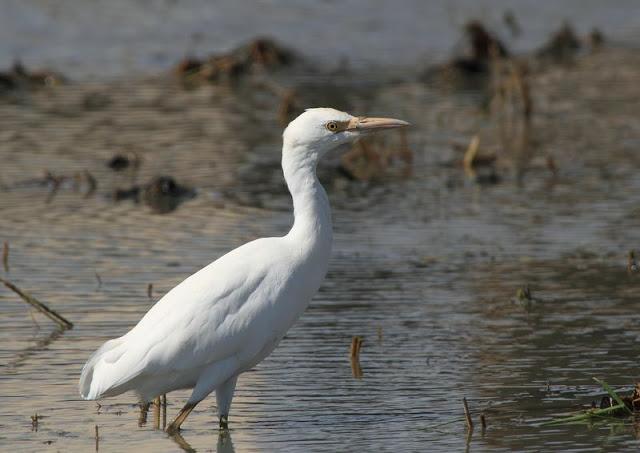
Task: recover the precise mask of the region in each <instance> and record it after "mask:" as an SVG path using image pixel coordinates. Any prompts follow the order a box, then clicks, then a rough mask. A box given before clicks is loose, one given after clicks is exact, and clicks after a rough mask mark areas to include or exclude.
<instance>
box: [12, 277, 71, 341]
mask: <svg viewBox="0 0 640 453" xmlns="http://www.w3.org/2000/svg"><path fill="white" fill-rule="evenodd" d="M0 283H3V284H4V286H6V287H7V288H9V289H10V290H11V291H13V292H14V293H16V294H17V295H18V296H20V298H21V299H22V300H24V301H25V302H26V303H28V304H29V305H31V306H32V307H34V308H35V309H37V310H38V311H39V312H41V313H42V314H44V315H45V316H47V317H48V318H49V319H51V320H53V321H54V322H56V323H57V324H58V325H59V326H60V327H61V328H62V329H72V328H73V323H72V322H71V321H69V320H67V319H66V318H65V317H64V316H62V315H60V314H59V313H57V312H56V311H54V310H52V309H51V308H49V307H47V306H46V305H45V304H43V303H42V302H40V301H39V300H37V299H36V298H35V297H33V296H31V295H30V294H27V293H25V292H24V291H22V290H21V289H20V288H18V287H17V286H16V285H14V284H13V283H11V282H10V281H8V280H5V279H3V278H0Z"/></svg>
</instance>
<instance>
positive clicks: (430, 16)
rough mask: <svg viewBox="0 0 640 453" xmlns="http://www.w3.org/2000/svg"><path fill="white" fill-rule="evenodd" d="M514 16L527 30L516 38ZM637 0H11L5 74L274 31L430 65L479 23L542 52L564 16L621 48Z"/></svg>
mask: <svg viewBox="0 0 640 453" xmlns="http://www.w3.org/2000/svg"><path fill="white" fill-rule="evenodd" d="M507 10H510V11H511V12H513V14H514V15H515V17H516V19H517V20H518V21H519V24H520V28H521V30H522V33H521V34H520V35H519V36H517V37H511V36H510V32H509V29H508V27H507V26H506V25H505V24H504V21H503V15H504V13H505V11H507ZM638 17H640V4H639V3H638V2H637V1H635V0H618V1H616V3H615V7H612V6H611V2H608V1H605V0H562V1H556V2H551V3H546V4H545V5H544V7H543V8H541V7H540V2H539V1H537V0H519V1H518V2H513V1H509V0H484V1H478V0H430V1H428V2H427V1H423V0H401V1H399V2H386V1H383V0H341V1H339V2H337V1H335V0H322V1H306V2H304V1H303V2H300V1H295V0H278V1H273V0H266V1H257V2H256V1H250V2H249V1H246V0H245V1H237V0H216V1H215V2H211V1H208V0H139V1H135V2H132V1H126V0H113V1H109V2H86V1H82V0H80V1H78V0H46V1H45V0H4V1H3V2H2V14H0V41H1V42H2V43H3V46H1V47H0V67H6V66H9V65H10V64H11V63H12V61H13V60H14V59H16V58H20V59H22V60H23V61H24V62H25V63H26V64H27V65H29V66H32V65H35V66H41V65H46V66H49V67H53V68H55V69H57V70H59V71H62V72H63V73H65V74H68V75H70V76H71V77H75V78H88V77H91V76H98V77H105V76H117V75H122V74H132V73H146V74H149V73H155V72H157V71H158V70H164V69H166V68H168V67H170V66H172V65H173V64H174V63H175V62H176V61H177V60H179V59H180V58H182V57H183V56H184V55H186V54H195V55H200V56H204V55H208V54H210V53H212V52H220V51H227V50H229V49H230V48H232V47H235V46H237V45H238V44H240V43H241V42H244V41H247V40H249V39H252V38H254V37H255V36H256V35H266V36H272V37H274V38H276V39H278V40H280V41H282V42H283V43H284V44H286V45H288V46H290V47H294V48H296V49H297V50H299V51H300V52H302V53H304V54H305V55H308V56H309V57H311V58H313V59H316V60H320V61H322V62H323V63H324V64H326V65H329V66H331V67H335V66H337V65H339V64H341V63H344V61H348V62H349V63H350V64H352V65H355V66H357V67H362V66H368V65H374V66H377V67H381V66H387V65H389V64H394V65H408V66H410V67H413V66H415V64H416V59H417V60H418V61H421V62H424V63H422V64H427V63H428V64H432V63H433V62H434V61H436V60H442V59H443V58H444V57H447V56H449V54H450V53H451V52H452V50H454V49H456V48H457V49H458V50H460V47H461V44H462V43H461V40H460V30H461V28H462V26H463V25H464V24H465V23H466V22H467V21H468V20H470V19H482V20H483V21H484V22H486V23H488V24H489V25H490V26H491V28H492V29H494V30H496V31H497V32H498V33H500V34H501V35H502V36H503V37H504V38H505V39H508V41H509V44H510V46H511V47H512V48H514V49H516V50H519V51H529V50H532V49H534V48H537V47H539V46H540V45H541V44H542V43H543V42H544V41H545V40H546V39H547V37H548V35H549V34H550V33H551V32H553V31H555V30H557V29H558V28H559V27H560V25H561V24H562V22H563V21H564V20H567V19H568V20H570V21H571V22H572V23H573V24H574V25H575V26H576V27H577V29H578V31H579V33H580V34H586V33H588V32H589V31H590V30H591V29H592V28H593V27H596V26H597V27H599V28H600V29H601V30H602V31H603V32H604V33H605V35H607V36H608V37H610V38H611V39H613V40H615V41H617V42H626V43H635V44H637V39H638V37H639V36H640V20H639V19H638Z"/></svg>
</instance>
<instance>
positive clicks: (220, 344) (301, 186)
mask: <svg viewBox="0 0 640 453" xmlns="http://www.w3.org/2000/svg"><path fill="white" fill-rule="evenodd" d="M406 125H408V123H406V122H404V121H400V120H393V119H387V118H356V117H353V116H351V115H349V114H347V113H344V112H340V111H337V110H334V109H327V108H319V109H309V110H307V111H306V112H305V113H303V114H302V115H300V116H299V117H298V118H296V119H295V120H294V121H292V122H291V123H290V124H289V126H288V127H287V129H286V130H285V132H284V134H283V149H282V168H283V171H284V176H285V179H286V181H287V185H288V187H289V191H290V192H291V195H292V197H293V205H294V218H295V220H294V224H293V227H292V228H291V230H290V231H289V233H288V234H287V235H286V236H283V237H276V238H264V239H258V240H255V241H252V242H249V243H247V244H244V245H243V246H241V247H238V248H237V249H235V250H233V251H231V252H229V253H227V254H226V255H224V256H222V257H221V258H219V259H218V260H216V261H214V262H213V263H211V264H209V265H208V266H206V267H205V268H203V269H201V270H200V271H198V272H196V273H195V274H193V275H191V276H190V277H188V278H187V279H186V280H184V281H183V282H182V283H180V284H179V285H178V286H176V287H175V288H173V289H172V290H171V291H169V292H168V293H167V294H166V295H165V296H164V297H163V298H162V299H160V300H159V301H158V302H157V303H156V304H155V305H154V306H153V307H152V308H151V309H150V310H149V311H148V312H147V314H146V315H145V316H144V317H143V318H142V319H141V320H140V322H139V323H138V324H137V325H136V326H135V327H134V328H133V329H131V330H130V331H129V332H128V333H127V334H125V335H124V336H122V337H120V338H116V339H113V340H110V341H107V342H106V343H105V344H104V345H102V347H100V348H99V349H98V350H97V351H96V352H95V353H94V354H93V355H92V356H91V357H90V358H89V360H88V361H87V363H86V364H85V366H84V368H83V369H82V375H81V377H80V385H79V387H80V394H81V395H82V397H83V398H85V399H88V400H95V399H99V398H104V397H109V396H114V395H119V394H121V393H123V392H126V391H129V390H133V391H135V392H136V393H137V394H138V396H139V398H140V399H141V401H142V402H143V403H146V402H149V401H152V400H153V399H154V398H155V397H156V396H158V395H161V394H164V393H168V392H170V391H172V390H177V389H183V388H193V392H192V394H191V397H190V398H189V401H188V402H187V404H186V405H185V407H184V408H183V409H182V411H181V412H180V414H179V415H178V417H177V418H176V420H175V421H174V422H173V423H172V424H171V425H170V426H169V428H168V430H170V431H171V430H177V429H179V428H180V425H181V424H182V422H183V421H184V420H185V419H186V417H187V416H188V414H189V412H191V410H193V408H194V407H195V406H196V404H198V403H199V402H200V401H202V400H203V399H204V398H205V397H206V396H207V395H208V394H209V393H211V392H212V391H214V390H216V397H217V403H218V412H219V415H220V420H221V425H223V424H226V418H227V416H228V414H229V408H230V406H231V400H232V398H233V392H234V390H235V385H236V381H237V378H238V375H239V374H241V373H242V372H244V371H247V370H249V369H250V368H252V367H253V366H255V365H256V364H257V363H259V362H260V361H261V360H263V359H264V358H265V357H267V356H268V355H269V354H270V353H271V351H273V349H274V348H275V347H276V346H277V344H278V342H279V341H280V340H281V339H282V337H283V336H284V335H285V333H286V332H287V330H288V329H289V328H290V327H291V326H292V324H293V323H294V322H295V321H296V320H297V319H298V317H299V316H300V315H301V314H302V312H303V311H304V310H305V308H306V307H307V305H308V304H309V302H310V301H311V299H312V297H313V296H314V295H315V294H316V292H317V291H318V289H319V287H320V284H321V283H322V281H323V279H324V277H325V274H326V271H327V265H328V262H329V257H330V254H331V243H332V227H331V210H330V207H329V201H328V199H327V196H326V193H325V191H324V189H323V188H322V186H321V185H320V183H319V182H318V179H317V177H316V165H317V162H318V160H319V159H320V158H321V157H322V156H323V155H324V154H325V153H326V152H327V151H329V150H331V149H333V148H336V147H338V146H340V145H342V144H344V143H348V142H352V141H354V140H356V139H357V138H358V137H360V136H361V135H363V134H365V133H367V132H371V131H375V130H379V129H387V128H392V127H401V126H406Z"/></svg>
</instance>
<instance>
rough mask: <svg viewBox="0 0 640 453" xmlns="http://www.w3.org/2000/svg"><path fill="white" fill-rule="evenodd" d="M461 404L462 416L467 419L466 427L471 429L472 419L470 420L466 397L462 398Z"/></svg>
mask: <svg viewBox="0 0 640 453" xmlns="http://www.w3.org/2000/svg"><path fill="white" fill-rule="evenodd" d="M462 406H463V407H464V418H465V420H466V421H467V428H469V431H473V420H471V413H470V412H469V405H468V404H467V398H462Z"/></svg>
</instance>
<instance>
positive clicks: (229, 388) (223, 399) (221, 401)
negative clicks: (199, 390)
mask: <svg viewBox="0 0 640 453" xmlns="http://www.w3.org/2000/svg"><path fill="white" fill-rule="evenodd" d="M236 382H238V376H233V377H232V378H230V379H227V380H226V381H225V382H223V383H222V385H220V386H218V388H217V389H216V401H217V403H218V415H219V416H220V428H221V429H227V428H228V427H229V409H231V401H232V400H233V392H234V391H235V390H236Z"/></svg>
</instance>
